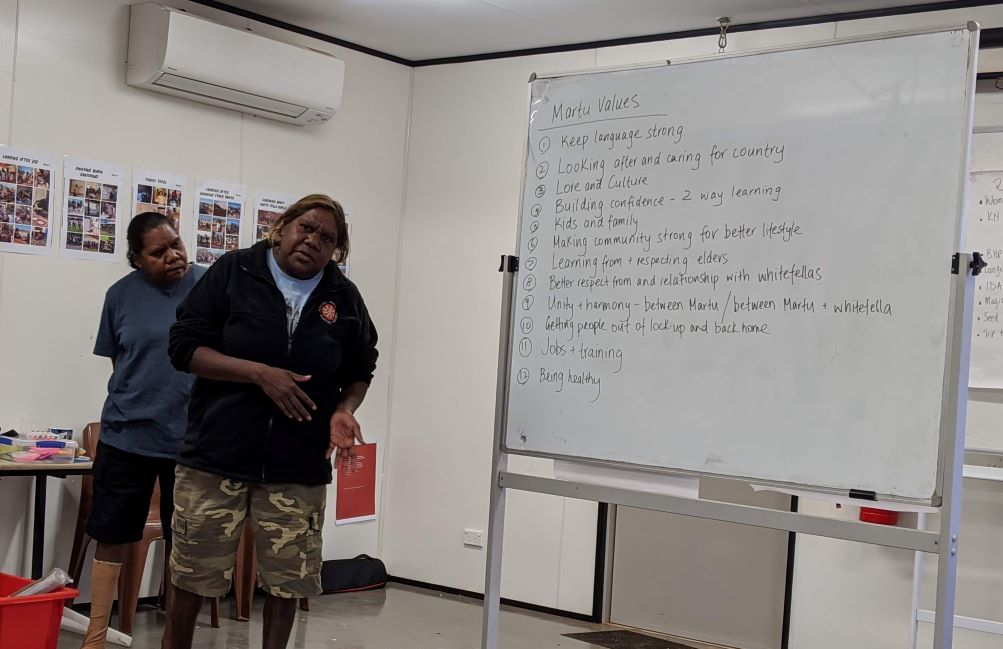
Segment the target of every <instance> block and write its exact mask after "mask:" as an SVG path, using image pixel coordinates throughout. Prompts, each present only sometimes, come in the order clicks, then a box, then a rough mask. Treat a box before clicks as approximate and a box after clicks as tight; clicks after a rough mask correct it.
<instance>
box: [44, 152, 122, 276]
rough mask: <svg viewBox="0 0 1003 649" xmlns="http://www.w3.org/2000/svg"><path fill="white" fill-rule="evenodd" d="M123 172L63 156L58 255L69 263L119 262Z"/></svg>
mask: <svg viewBox="0 0 1003 649" xmlns="http://www.w3.org/2000/svg"><path fill="white" fill-rule="evenodd" d="M125 191H126V187H125V171H124V170H123V169H122V167H120V166H118V165H116V164H112V163H110V162H101V161H98V160H84V159H81V158H74V157H71V156H66V158H65V159H64V163H63V196H64V199H63V228H62V236H61V237H60V253H59V254H60V255H61V256H63V257H70V258H73V259H91V260H97V261H119V257H118V256H116V252H118V251H120V250H124V249H125V242H124V241H123V240H122V236H121V234H122V232H123V228H122V222H123V221H126V222H127V221H128V220H129V215H128V214H126V213H125V212H124V210H122V204H123V202H125V203H126V204H128V203H127V202H126V201H125Z"/></svg>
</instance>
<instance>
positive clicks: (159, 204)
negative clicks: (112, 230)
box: [132, 169, 188, 234]
mask: <svg viewBox="0 0 1003 649" xmlns="http://www.w3.org/2000/svg"><path fill="white" fill-rule="evenodd" d="M132 185H133V187H132V188H133V192H132V201H133V207H132V216H136V215H137V214H142V213H143V212H157V213H159V214H163V215H164V216H166V217H168V218H169V219H171V223H173V224H174V229H175V230H177V231H178V233H179V234H180V233H181V206H182V200H183V199H184V195H185V193H186V190H187V187H188V178H187V177H185V176H182V175H179V174H172V173H167V172H166V171H153V170H151V169H135V170H133V172H132Z"/></svg>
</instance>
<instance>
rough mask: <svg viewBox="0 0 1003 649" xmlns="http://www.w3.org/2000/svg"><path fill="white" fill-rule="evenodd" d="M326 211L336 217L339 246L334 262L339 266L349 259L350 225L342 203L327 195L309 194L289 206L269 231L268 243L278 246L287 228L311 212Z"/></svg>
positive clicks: (335, 224) (335, 252) (336, 249)
mask: <svg viewBox="0 0 1003 649" xmlns="http://www.w3.org/2000/svg"><path fill="white" fill-rule="evenodd" d="M314 209H316V210H324V211H325V212H329V213H331V214H333V215H334V227H335V230H336V232H337V235H338V244H337V246H336V247H335V249H334V260H335V261H336V262H338V263H339V264H340V263H341V262H343V261H345V260H346V259H348V223H347V222H346V221H345V210H344V208H342V207H341V203H339V202H338V201H336V200H334V199H333V198H331V197H330V196H327V195H325V194H308V195H306V196H304V197H303V198H301V199H299V200H298V201H296V202H295V203H293V204H292V205H290V206H289V208H288V209H287V210H286V211H285V212H283V213H282V214H281V215H280V216H279V218H277V219H275V223H272V227H271V229H269V231H268V242H269V243H270V244H271V245H273V246H274V245H276V244H277V243H278V242H279V239H280V238H281V235H282V228H284V227H286V226H287V225H289V224H290V223H292V222H293V221H295V220H296V219H298V218H299V217H301V216H303V215H304V214H306V213H307V212H309V211H310V210H314Z"/></svg>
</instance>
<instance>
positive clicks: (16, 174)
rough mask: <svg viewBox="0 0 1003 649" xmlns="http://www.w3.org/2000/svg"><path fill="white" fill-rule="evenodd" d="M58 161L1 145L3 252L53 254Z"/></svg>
mask: <svg viewBox="0 0 1003 649" xmlns="http://www.w3.org/2000/svg"><path fill="white" fill-rule="evenodd" d="M55 160H56V158H55V157H54V156H45V155H42V154H39V153H35V152H32V151H26V150H24V149H17V148H14V147H9V146H0V251H4V252H22V253H28V254H35V255H51V254H52V250H53V246H52V237H51V234H52V216H53V214H52V208H53V205H52V182H53V173H52V172H53V168H54V165H55Z"/></svg>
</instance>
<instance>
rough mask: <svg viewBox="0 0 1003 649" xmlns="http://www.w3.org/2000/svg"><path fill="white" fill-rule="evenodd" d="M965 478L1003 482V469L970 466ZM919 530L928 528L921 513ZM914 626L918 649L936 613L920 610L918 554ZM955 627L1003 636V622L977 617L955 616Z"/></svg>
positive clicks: (914, 575)
mask: <svg viewBox="0 0 1003 649" xmlns="http://www.w3.org/2000/svg"><path fill="white" fill-rule="evenodd" d="M963 476H964V477H966V478H969V479H971V480H987V481H992V482H1003V469H1001V468H998V467H984V466H970V465H967V464H966V465H965V466H964V470H963ZM916 528H917V529H920V530H922V529H925V528H926V514H925V513H923V512H921V513H920V514H919V518H918V519H917V521H916ZM912 588H913V592H912V624H911V627H910V633H909V646H910V647H911V649H916V642H917V636H918V631H919V623H920V622H933V621H934V612H933V611H929V610H925V609H922V608H920V592H921V591H922V588H923V555H922V554H921V553H919V552H917V553H916V557H915V560H914V561H913V570H912ZM954 626H955V627H956V628H959V629H968V630H971V631H979V632H981V633H989V634H992V635H1003V622H997V621H995V620H986V619H982V618H976V617H965V616H962V615H955V616H954Z"/></svg>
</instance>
